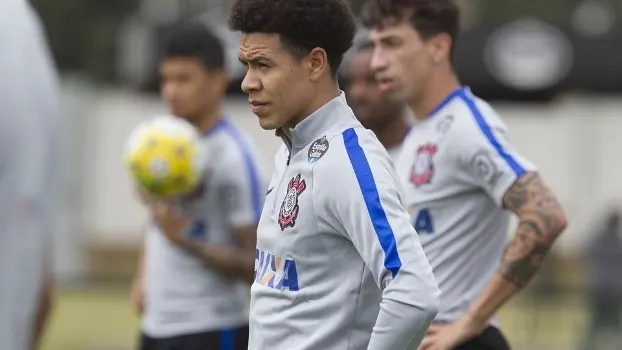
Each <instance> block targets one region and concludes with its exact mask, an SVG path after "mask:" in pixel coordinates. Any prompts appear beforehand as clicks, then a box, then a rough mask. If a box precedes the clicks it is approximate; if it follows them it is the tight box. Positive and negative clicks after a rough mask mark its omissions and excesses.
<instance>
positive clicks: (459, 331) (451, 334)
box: [417, 317, 483, 350]
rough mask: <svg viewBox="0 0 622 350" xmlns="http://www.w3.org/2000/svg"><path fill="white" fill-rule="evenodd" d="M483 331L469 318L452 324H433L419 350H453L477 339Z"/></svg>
mask: <svg viewBox="0 0 622 350" xmlns="http://www.w3.org/2000/svg"><path fill="white" fill-rule="evenodd" d="M482 330H483V328H482V327H481V326H479V325H476V324H474V322H472V321H471V320H470V319H469V318H467V317H463V318H461V319H459V320H458V321H456V322H454V323H451V324H433V325H431V326H430V328H429V329H428V333H427V334H426V336H425V338H423V341H422V342H421V345H419V348H418V349H417V350H452V349H454V348H456V347H457V346H459V345H461V344H464V343H466V342H468V341H469V340H471V339H473V338H475V337H476V336H477V335H478V334H479V333H480V332H481V331H482Z"/></svg>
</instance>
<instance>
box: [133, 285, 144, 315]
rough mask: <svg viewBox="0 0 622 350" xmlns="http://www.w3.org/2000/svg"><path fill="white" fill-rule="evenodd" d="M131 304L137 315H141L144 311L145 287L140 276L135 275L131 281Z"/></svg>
mask: <svg viewBox="0 0 622 350" xmlns="http://www.w3.org/2000/svg"><path fill="white" fill-rule="evenodd" d="M130 298H131V301H132V306H133V307H134V311H136V313H138V315H142V314H143V311H145V287H144V282H143V278H142V277H136V278H135V279H134V282H133V283H132V291H131V294H130Z"/></svg>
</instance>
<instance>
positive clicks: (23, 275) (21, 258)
mask: <svg viewBox="0 0 622 350" xmlns="http://www.w3.org/2000/svg"><path fill="white" fill-rule="evenodd" d="M0 33H1V34H0V47H2V54H1V55H0V71H2V79H0V205H2V210H0V281H1V282H0V349H7V350H31V349H36V348H38V343H39V339H40V336H41V334H42V331H43V328H44V325H45V321H46V319H47V315H48V313H49V308H50V302H51V286H52V284H51V283H52V273H53V269H52V253H51V251H50V247H51V245H52V238H51V237H50V234H51V233H52V231H53V227H54V225H53V213H52V209H53V208H54V205H53V201H54V200H57V199H58V198H57V197H56V198H53V197H54V196H53V191H54V188H55V187H56V185H57V184H56V183H55V182H54V181H55V180H56V179H57V178H56V175H57V171H56V164H57V159H56V151H57V147H58V144H57V141H58V138H57V132H58V129H57V127H58V125H57V123H58V111H59V110H58V108H59V105H58V104H59V98H60V96H59V87H58V84H59V82H58V76H57V72H56V70H55V67H54V64H53V60H52V57H51V55H50V52H49V49H48V45H47V43H46V35H45V32H44V29H43V28H42V24H41V22H40V20H39V17H38V16H37V14H36V13H35V11H34V10H33V8H32V7H31V5H30V4H29V3H28V2H26V1H2V2H0Z"/></svg>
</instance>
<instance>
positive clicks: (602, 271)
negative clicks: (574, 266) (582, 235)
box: [583, 208, 622, 350]
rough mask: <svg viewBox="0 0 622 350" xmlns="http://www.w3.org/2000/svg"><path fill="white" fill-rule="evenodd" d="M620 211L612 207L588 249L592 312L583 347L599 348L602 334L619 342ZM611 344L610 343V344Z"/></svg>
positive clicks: (621, 308)
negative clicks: (608, 335) (612, 336)
mask: <svg viewBox="0 0 622 350" xmlns="http://www.w3.org/2000/svg"><path fill="white" fill-rule="evenodd" d="M621 219H622V211H621V210H620V209H619V208H614V209H613V210H611V211H610V213H609V214H608V216H607V218H606V220H605V225H604V227H601V228H599V232H597V234H596V235H595V236H594V238H593V239H592V241H591V242H590V244H589V246H588V248H587V252H586V255H587V274H586V275H587V297H588V307H589V310H590V313H591V319H590V323H589V325H588V329H587V334H586V338H585V342H584V344H583V349H586V350H587V349H590V350H591V349H601V347H599V343H600V338H601V335H603V334H604V333H605V332H609V333H611V334H612V335H615V336H616V337H618V338H619V339H617V342H616V343H617V344H622V337H621V336H620V334H621V332H622V318H621V317H620V312H621V311H622V275H621V274H620V267H621V266H622V225H621V224H622V221H621ZM612 344H613V343H612Z"/></svg>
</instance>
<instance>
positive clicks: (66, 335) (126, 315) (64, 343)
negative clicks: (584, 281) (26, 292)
mask: <svg viewBox="0 0 622 350" xmlns="http://www.w3.org/2000/svg"><path fill="white" fill-rule="evenodd" d="M128 290H129V289H124V288H101V287H98V288H95V287H93V288H79V289H78V288H73V289H71V288H61V289H59V290H57V291H56V298H55V307H54V313H53V314H52V317H51V319H50V324H49V327H48V329H47V333H46V336H45V338H44V341H43V344H42V350H104V349H105V350H130V349H134V348H135V344H136V340H137V334H138V333H137V330H138V324H139V323H138V317H137V316H136V315H135V314H134V313H133V311H132V309H131V304H130V301H129V295H128ZM499 319H500V322H501V325H502V328H503V330H504V332H505V333H506V335H507V336H508V338H509V339H510V342H511V344H512V345H513V348H515V349H531V350H540V349H543V350H544V349H545V350H555V349H567V350H572V349H574V348H575V347H576V345H575V344H578V343H579V340H580V339H581V336H582V333H583V329H584V324H585V319H586V313H585V308H584V306H583V304H582V301H581V300H579V299H565V300H561V299H559V298H554V299H552V300H550V301H547V302H546V303H545V302H540V303H538V304H536V303H535V302H533V301H529V302H528V301H524V300H518V301H516V302H514V303H513V304H511V305H509V306H508V307H507V308H505V309H504V311H503V312H502V313H501V314H500V317H499Z"/></svg>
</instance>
